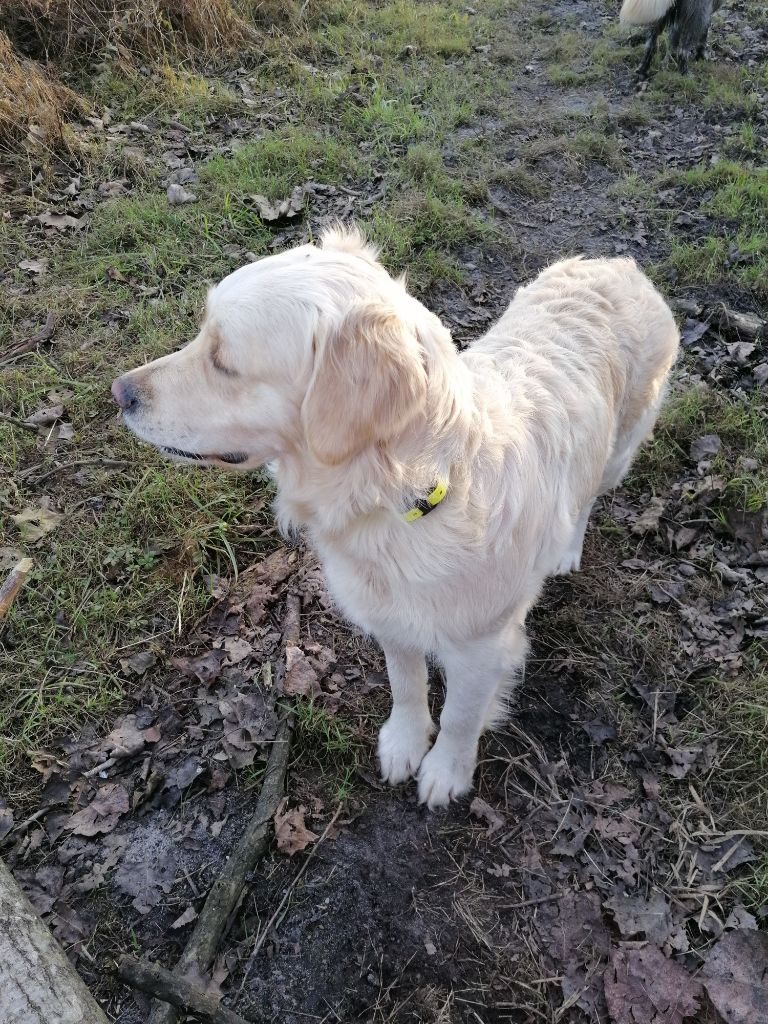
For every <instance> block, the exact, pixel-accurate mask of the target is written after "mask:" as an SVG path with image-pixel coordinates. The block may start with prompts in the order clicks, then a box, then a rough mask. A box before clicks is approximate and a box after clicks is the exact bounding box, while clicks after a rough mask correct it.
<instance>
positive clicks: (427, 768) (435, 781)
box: [419, 737, 476, 811]
mask: <svg viewBox="0 0 768 1024" xmlns="http://www.w3.org/2000/svg"><path fill="white" fill-rule="evenodd" d="M475 760H476V758H475V757H472V756H469V755H468V754H467V753H466V752H463V751H459V750H456V749H455V748H454V747H452V746H451V745H449V744H447V743H446V744H442V745H441V743H440V738H439V737H438V740H437V743H436V744H435V745H434V747H433V748H432V749H431V750H430V752H429V753H428V754H427V756H426V757H425V758H424V760H423V761H422V762H421V768H419V803H420V804H426V805H427V807H429V809H430V811H434V810H435V809H436V808H438V807H447V806H448V804H449V803H450V802H451V800H458V799H459V797H462V796H464V795H465V794H466V793H469V791H470V790H471V789H472V776H473V775H474V773H475Z"/></svg>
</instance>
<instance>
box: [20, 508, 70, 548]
mask: <svg viewBox="0 0 768 1024" xmlns="http://www.w3.org/2000/svg"><path fill="white" fill-rule="evenodd" d="M62 518H63V517H62V516H60V515H59V513H58V512H51V510H50V509H47V508H25V509H24V511H23V512H19V513H18V514H17V515H14V516H11V519H12V520H13V521H14V523H16V526H17V528H18V530H19V533H20V534H21V539H22V540H24V541H26V542H27V544H38V543H39V542H40V541H41V540H42V539H43V537H45V536H46V535H47V534H49V533H50V532H51V531H52V530H55V529H56V527H57V526H58V525H59V523H60V522H61V520H62Z"/></svg>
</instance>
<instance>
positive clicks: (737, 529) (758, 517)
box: [726, 509, 767, 551]
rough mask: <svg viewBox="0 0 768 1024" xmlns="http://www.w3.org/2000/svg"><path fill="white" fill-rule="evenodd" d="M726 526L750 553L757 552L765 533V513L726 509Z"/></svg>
mask: <svg viewBox="0 0 768 1024" xmlns="http://www.w3.org/2000/svg"><path fill="white" fill-rule="evenodd" d="M726 519H727V522H728V526H729V528H730V530H731V532H732V533H733V535H734V537H736V539H737V540H740V541H741V542H742V543H743V544H746V545H747V547H748V548H749V549H750V550H751V551H758V550H759V549H760V547H761V546H762V543H763V537H764V535H765V533H766V521H767V517H766V513H765V510H764V509H762V510H760V511H756V512H751V511H749V510H747V509H728V511H727V513H726Z"/></svg>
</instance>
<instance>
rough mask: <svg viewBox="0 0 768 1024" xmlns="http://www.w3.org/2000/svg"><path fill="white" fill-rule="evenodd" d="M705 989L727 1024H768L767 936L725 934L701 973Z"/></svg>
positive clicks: (758, 933)
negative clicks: (767, 1022) (767, 1023)
mask: <svg viewBox="0 0 768 1024" xmlns="http://www.w3.org/2000/svg"><path fill="white" fill-rule="evenodd" d="M702 974H703V981H704V987H705V988H706V990H707V995H708V996H709V998H710V999H711V1000H712V1002H713V1003H714V1005H715V1008H716V1009H717V1011H718V1013H719V1014H720V1015H721V1017H722V1018H723V1020H724V1021H726V1024H766V1021H768V934H766V933H765V932H759V931H752V930H751V929H750V930H739V931H734V932H728V933H727V934H725V935H724V936H723V937H722V938H721V939H720V941H719V942H718V943H717V944H716V945H715V947H714V948H713V949H712V951H711V953H710V954H709V956H708V957H707V960H706V962H705V964H704V968H703V971H702Z"/></svg>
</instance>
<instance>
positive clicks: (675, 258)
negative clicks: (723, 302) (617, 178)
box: [664, 160, 768, 297]
mask: <svg viewBox="0 0 768 1024" xmlns="http://www.w3.org/2000/svg"><path fill="white" fill-rule="evenodd" d="M664 181H665V182H666V183H669V184H678V185H681V186H682V187H683V188H684V189H685V191H686V192H687V193H688V194H689V196H690V197H691V201H692V202H693V203H698V209H699V210H700V211H701V212H702V213H704V214H706V215H707V216H708V217H710V218H712V219H714V220H715V221H716V222H718V223H719V225H720V229H719V231H718V232H717V233H713V234H710V235H708V236H707V237H705V238H703V239H698V240H696V241H681V240H679V239H675V238H673V239H672V244H671V252H670V263H671V265H672V266H673V267H674V268H675V270H676V271H677V272H678V274H679V275H680V277H681V278H682V279H683V280H684V281H691V282H704V283H707V284H718V283H722V282H727V281H735V282H737V283H739V284H741V285H744V286H746V287H748V288H752V289H753V290H754V291H755V292H756V294H757V295H758V296H762V297H765V296H768V169H766V168H764V167H754V166H751V165H749V164H742V163H737V162H734V161H732V160H722V161H720V162H719V163H717V164H715V165H714V166H703V167H696V168H692V169H691V170H689V171H684V172H680V173H677V174H674V175H667V176H666V177H665V178H664Z"/></svg>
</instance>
